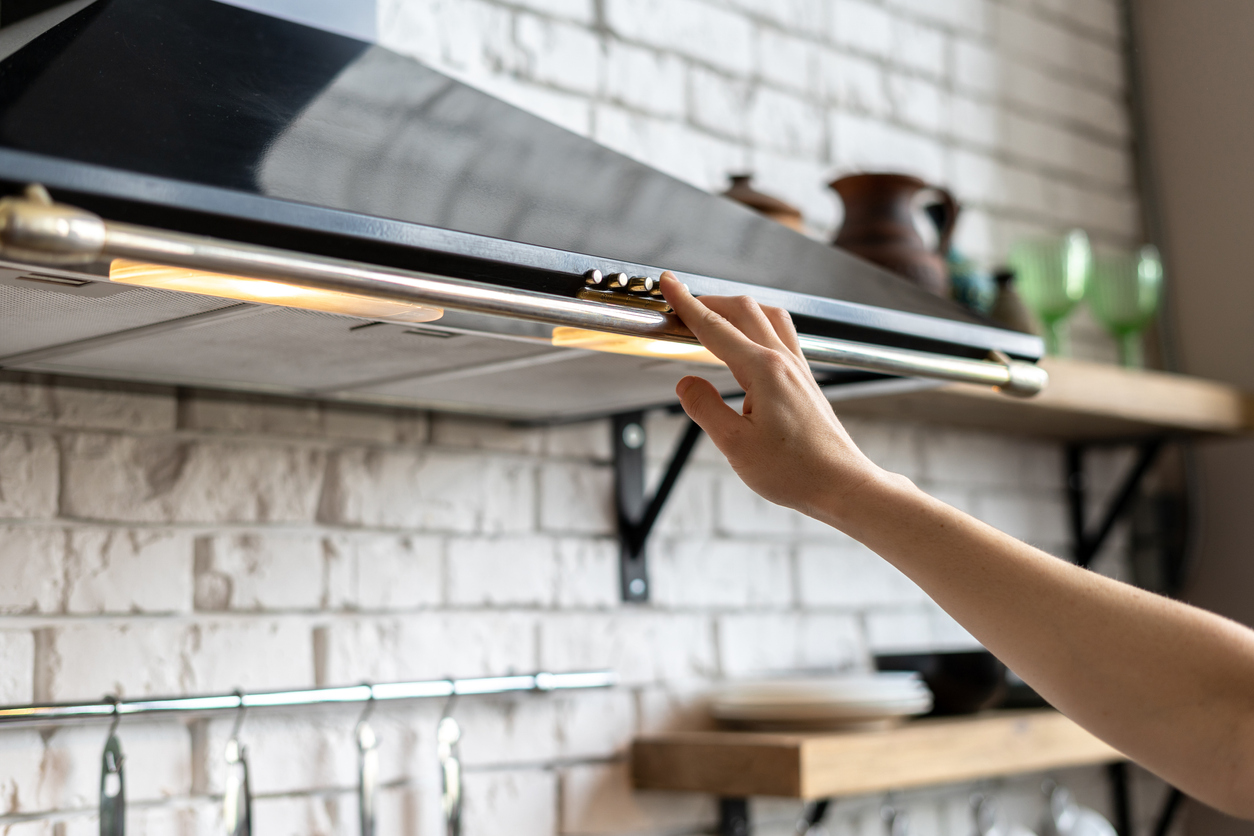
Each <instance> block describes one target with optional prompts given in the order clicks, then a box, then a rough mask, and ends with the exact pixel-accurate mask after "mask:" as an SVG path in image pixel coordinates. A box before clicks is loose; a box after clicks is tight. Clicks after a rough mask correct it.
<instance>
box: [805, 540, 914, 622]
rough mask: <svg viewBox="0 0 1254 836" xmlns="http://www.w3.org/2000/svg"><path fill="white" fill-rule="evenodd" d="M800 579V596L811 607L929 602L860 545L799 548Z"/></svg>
mask: <svg viewBox="0 0 1254 836" xmlns="http://www.w3.org/2000/svg"><path fill="white" fill-rule="evenodd" d="M797 575H798V580H797V590H798V595H799V597H800V599H801V602H802V604H803V605H804V606H807V607H842V608H847V609H853V608H857V607H865V606H876V605H891V604H903V603H909V602H917V601H923V600H926V598H927V596H926V595H925V594H924V593H923V590H921V589H919V588H918V587H917V586H915V585H914V583H913V582H912V581H911V580H910V579H909V578H907V577H906V576H905V575H903V574H902V573H901V572H899V571H898V570H897V569H896V568H894V567H893V566H892V564H890V563H889V562H888V561H886V560H884V559H883V558H881V557H880V556H879V555H877V554H875V553H874V552H872V551H871V550H869V549H867V548H866V547H864V546H862V545H861V544H857V543H850V544H849V545H848V546H846V547H833V546H830V545H826V544H823V545H818V544H814V545H804V546H801V547H799V549H798V551H797Z"/></svg>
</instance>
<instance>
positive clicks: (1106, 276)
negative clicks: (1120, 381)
mask: <svg viewBox="0 0 1254 836" xmlns="http://www.w3.org/2000/svg"><path fill="white" fill-rule="evenodd" d="M1162 288H1163V262H1162V259H1161V258H1159V257H1158V249H1157V248H1156V247H1154V246H1152V245H1146V246H1144V247H1141V249H1139V250H1137V251H1136V252H1134V253H1129V252H1109V253H1108V252H1098V253H1096V254H1095V256H1094V258H1093V278H1092V280H1091V281H1090V282H1089V287H1088V291H1087V292H1086V293H1085V299H1086V301H1087V302H1088V303H1089V309H1090V310H1092V311H1093V315H1094V316H1095V317H1097V320H1098V321H1099V322H1101V323H1102V325H1104V326H1106V330H1108V331H1110V333H1111V334H1112V335H1114V337H1115V339H1116V340H1118V341H1119V362H1120V363H1122V364H1123V365H1124V366H1127V367H1129V368H1139V367H1140V366H1143V365H1144V364H1145V359H1144V357H1143V356H1142V350H1141V332H1142V331H1144V330H1145V327H1146V326H1147V325H1149V324H1150V321H1151V320H1153V318H1154V314H1155V313H1156V312H1157V311H1158V302H1159V299H1160V298H1161V297H1162Z"/></svg>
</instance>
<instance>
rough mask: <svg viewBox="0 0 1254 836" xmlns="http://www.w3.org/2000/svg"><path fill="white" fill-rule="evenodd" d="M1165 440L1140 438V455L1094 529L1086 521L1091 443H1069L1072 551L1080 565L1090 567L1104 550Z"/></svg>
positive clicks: (1138, 445) (1068, 481)
mask: <svg viewBox="0 0 1254 836" xmlns="http://www.w3.org/2000/svg"><path fill="white" fill-rule="evenodd" d="M1165 443H1166V439H1165V438H1151V439H1148V440H1146V441H1141V442H1137V448H1138V452H1137V457H1136V461H1135V462H1134V463H1133V465H1132V469H1131V470H1129V471H1128V474H1127V476H1125V477H1124V480H1123V484H1122V485H1120V486H1119V490H1118V492H1117V493H1116V494H1115V497H1114V499H1113V500H1112V501H1111V503H1110V506H1109V507H1108V508H1107V509H1106V511H1105V513H1104V514H1102V517H1101V520H1100V521H1099V522H1098V525H1097V527H1096V528H1095V529H1093V530H1092V531H1091V532H1090V530H1089V528H1088V526H1087V525H1086V516H1087V514H1086V508H1085V506H1086V504H1087V490H1086V485H1085V472H1084V453H1085V451H1086V450H1087V449H1088V448H1089V446H1091V445H1086V444H1069V445H1067V474H1066V476H1067V482H1066V486H1067V505H1068V507H1069V509H1070V512H1071V551H1072V557H1074V559H1075V562H1076V564H1077V565H1079V566H1084V567H1086V568H1087V567H1088V565H1089V564H1090V563H1092V562H1093V558H1095V557H1096V556H1097V553H1098V552H1099V551H1101V548H1102V546H1103V545H1104V544H1105V542H1106V538H1107V537H1109V536H1110V532H1111V531H1112V530H1113V529H1114V527H1115V523H1117V522H1119V518H1120V517H1122V516H1123V514H1124V512H1125V511H1127V510H1128V506H1129V504H1130V503H1131V502H1132V498H1133V497H1134V496H1135V495H1136V489H1137V487H1138V486H1139V485H1140V484H1141V480H1142V479H1144V478H1145V474H1146V473H1148V472H1149V469H1150V467H1151V466H1152V465H1153V464H1154V461H1155V459H1157V458H1158V454H1159V452H1160V451H1161V450H1162V449H1163V446H1164V444H1165Z"/></svg>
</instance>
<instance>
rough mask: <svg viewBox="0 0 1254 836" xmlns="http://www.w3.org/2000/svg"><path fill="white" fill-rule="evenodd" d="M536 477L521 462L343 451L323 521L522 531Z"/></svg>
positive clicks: (332, 468)
mask: <svg viewBox="0 0 1254 836" xmlns="http://www.w3.org/2000/svg"><path fill="white" fill-rule="evenodd" d="M533 509H534V478H533V476H532V471H531V466H530V465H528V464H526V463H525V462H518V461H512V460H495V459H490V458H486V457H482V456H470V455H465V454H456V453H452V452H445V451H437V450H425V451H411V450H404V449H398V450H386V451H385V450H377V449H347V450H341V451H339V452H338V453H336V454H335V455H333V456H332V457H331V459H330V462H329V466H328V470H327V477H326V484H325V486H324V488H323V492H322V496H321V499H320V501H319V508H318V519H319V520H320V521H322V522H326V523H333V524H339V525H350V526H370V527H378V528H415V529H423V530H428V531H457V532H467V533H470V532H475V531H483V532H498V531H521V530H527V529H529V528H530V527H531V526H532V520H533V514H534V510H533Z"/></svg>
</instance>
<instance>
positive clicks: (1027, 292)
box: [1008, 229, 1093, 355]
mask: <svg viewBox="0 0 1254 836" xmlns="http://www.w3.org/2000/svg"><path fill="white" fill-rule="evenodd" d="M1008 261H1009V263H1010V266H1011V267H1012V268H1013V269H1014V271H1015V276H1016V279H1015V284H1016V286H1017V287H1018V290H1019V295H1020V296H1022V297H1023V301H1024V302H1025V303H1027V306H1028V308H1029V309H1031V311H1032V313H1034V314H1036V316H1037V318H1039V319H1040V320H1041V324H1042V325H1043V326H1045V351H1046V352H1047V353H1048V354H1055V355H1058V354H1066V353H1067V347H1066V344H1065V335H1064V333H1063V330H1062V324H1063V320H1065V319H1066V318H1067V317H1068V316H1069V315H1070V314H1071V311H1072V310H1074V309H1075V306H1076V305H1077V304H1079V302H1080V300H1081V299H1083V298H1084V287H1085V285H1086V284H1087V282H1088V277H1089V270H1090V268H1091V266H1092V261H1093V253H1092V251H1091V250H1090V249H1089V238H1088V236H1087V235H1085V234H1084V231H1083V230H1079V229H1073V230H1072V231H1070V232H1068V233H1067V234H1066V235H1064V236H1062V237H1061V238H1043V239H1036V240H1028V241H1020V242H1018V243H1017V244H1015V245H1014V246H1013V247H1012V248H1011V249H1010V257H1009V259H1008Z"/></svg>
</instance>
